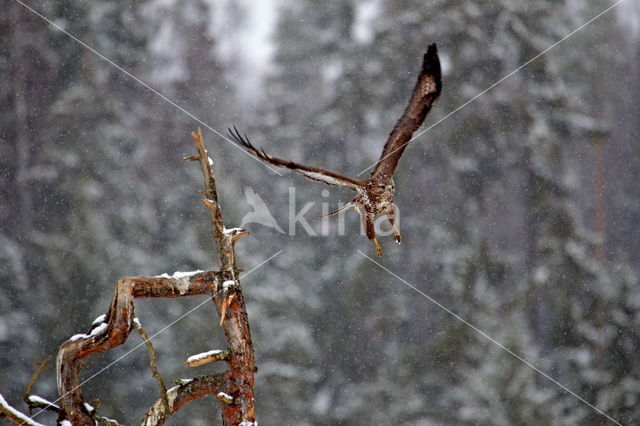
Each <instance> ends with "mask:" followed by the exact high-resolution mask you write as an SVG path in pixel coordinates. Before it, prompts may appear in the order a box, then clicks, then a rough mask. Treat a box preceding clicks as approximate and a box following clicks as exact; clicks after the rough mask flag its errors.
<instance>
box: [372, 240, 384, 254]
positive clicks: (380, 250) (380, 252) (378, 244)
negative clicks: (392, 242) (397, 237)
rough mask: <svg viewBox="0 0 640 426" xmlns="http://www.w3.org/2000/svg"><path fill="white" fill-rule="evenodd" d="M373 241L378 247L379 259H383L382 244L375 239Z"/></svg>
mask: <svg viewBox="0 0 640 426" xmlns="http://www.w3.org/2000/svg"><path fill="white" fill-rule="evenodd" d="M371 241H373V244H374V245H375V246H376V254H377V255H378V257H382V247H380V243H378V239H377V238H374V239H373V240H371Z"/></svg>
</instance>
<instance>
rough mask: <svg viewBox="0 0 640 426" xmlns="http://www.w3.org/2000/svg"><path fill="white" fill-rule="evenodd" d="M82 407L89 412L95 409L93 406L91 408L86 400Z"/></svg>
mask: <svg viewBox="0 0 640 426" xmlns="http://www.w3.org/2000/svg"><path fill="white" fill-rule="evenodd" d="M84 408H86V409H87V411H88V412H89V413H90V412H92V411H93V410H95V408H93V406H92V405H91V404H88V403H86V402H85V403H84Z"/></svg>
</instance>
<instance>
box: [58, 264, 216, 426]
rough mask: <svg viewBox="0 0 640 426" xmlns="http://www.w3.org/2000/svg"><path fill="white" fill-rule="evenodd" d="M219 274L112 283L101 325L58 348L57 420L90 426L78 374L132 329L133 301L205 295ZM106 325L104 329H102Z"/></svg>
mask: <svg viewBox="0 0 640 426" xmlns="http://www.w3.org/2000/svg"><path fill="white" fill-rule="evenodd" d="M220 279H221V274H220V273H217V272H202V273H198V274H195V275H192V276H190V277H186V278H160V277H135V278H129V277H127V278H122V279H120V280H119V281H118V282H117V283H116V289H115V294H114V296H113V299H112V301H111V306H110V308H109V312H108V313H107V315H106V318H105V322H104V323H99V324H92V326H91V328H90V329H89V331H88V332H87V334H83V335H82V334H81V335H76V336H73V337H72V338H71V339H69V340H67V341H66V342H64V343H63V344H62V346H60V350H59V351H58V356H57V359H56V368H57V372H58V393H59V395H60V407H61V409H62V410H61V413H60V416H59V419H60V420H65V419H66V420H69V421H71V422H72V423H73V424H74V425H93V424H94V421H93V418H92V417H91V415H90V414H89V412H88V411H87V409H86V408H85V406H84V398H83V397H82V393H81V392H80V379H79V375H80V370H81V369H82V367H83V366H84V364H85V363H86V362H87V360H88V357H89V356H91V355H93V354H95V353H99V352H104V351H106V350H108V349H111V348H113V347H116V346H118V345H121V344H122V343H124V342H125V341H126V340H127V337H129V334H130V333H131V331H132V329H133V319H134V316H135V315H134V304H133V301H134V299H135V298H142V297H179V296H192V295H202V294H209V293H210V291H211V288H215V287H216V286H217V283H218V282H220ZM100 324H106V327H105V326H104V325H100Z"/></svg>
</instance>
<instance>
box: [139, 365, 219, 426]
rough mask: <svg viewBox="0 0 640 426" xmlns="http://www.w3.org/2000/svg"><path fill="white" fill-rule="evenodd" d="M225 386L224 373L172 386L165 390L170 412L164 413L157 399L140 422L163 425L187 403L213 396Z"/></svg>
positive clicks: (155, 425) (161, 403)
mask: <svg viewBox="0 0 640 426" xmlns="http://www.w3.org/2000/svg"><path fill="white" fill-rule="evenodd" d="M225 385H226V377H225V374H224V373H219V374H214V375H211V376H201V377H196V378H195V379H193V380H191V381H189V382H187V383H184V384H180V385H178V386H174V387H172V388H170V389H168V390H167V399H168V400H169V403H170V404H171V410H172V411H171V412H170V413H166V412H165V411H164V406H163V401H162V399H158V400H157V401H156V402H155V404H153V405H152V406H151V408H150V409H149V411H147V414H146V415H145V416H144V419H143V420H142V425H143V426H159V425H162V424H164V423H165V422H166V421H167V419H168V418H169V416H171V414H172V413H174V412H176V411H178V410H179V409H180V408H182V407H183V406H185V405H187V404H188V403H189V402H191V401H193V400H195V399H198V398H202V397H203V396H206V395H215V394H217V393H218V392H220V391H221V390H222V389H224V387H225Z"/></svg>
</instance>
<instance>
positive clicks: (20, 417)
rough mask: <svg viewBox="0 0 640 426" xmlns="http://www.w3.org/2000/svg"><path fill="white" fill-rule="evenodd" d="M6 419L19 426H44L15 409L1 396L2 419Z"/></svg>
mask: <svg viewBox="0 0 640 426" xmlns="http://www.w3.org/2000/svg"><path fill="white" fill-rule="evenodd" d="M1 417H6V418H7V419H8V420H9V421H11V422H13V423H15V424H18V425H27V426H44V425H43V424H42V423H38V422H36V421H35V420H32V419H31V418H30V417H29V416H27V415H26V414H24V413H21V412H20V411H18V410H16V409H15V408H13V407H12V406H11V405H9V403H8V402H7V401H6V400H5V399H4V397H3V396H2V394H0V418H1Z"/></svg>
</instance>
